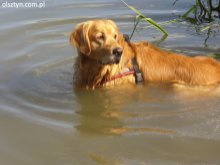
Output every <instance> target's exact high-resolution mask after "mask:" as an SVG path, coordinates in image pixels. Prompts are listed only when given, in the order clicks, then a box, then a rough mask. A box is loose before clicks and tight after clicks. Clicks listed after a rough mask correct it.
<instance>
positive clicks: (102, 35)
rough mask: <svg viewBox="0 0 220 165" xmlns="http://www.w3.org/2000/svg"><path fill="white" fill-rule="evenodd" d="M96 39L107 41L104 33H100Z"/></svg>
mask: <svg viewBox="0 0 220 165" xmlns="http://www.w3.org/2000/svg"><path fill="white" fill-rule="evenodd" d="M96 38H97V39H98V40H104V39H105V36H104V33H98V34H97V35H96Z"/></svg>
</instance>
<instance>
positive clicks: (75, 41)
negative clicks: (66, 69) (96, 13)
mask: <svg viewBox="0 0 220 165" xmlns="http://www.w3.org/2000/svg"><path fill="white" fill-rule="evenodd" d="M90 27H91V22H90V21H88V22H84V23H81V24H78V25H77V26H76V29H75V30H74V31H73V32H72V33H71V34H70V43H71V44H72V45H73V46H75V47H76V48H77V49H78V50H79V51H80V52H81V53H83V54H85V55H89V54H90V53H91V46H90V39H89V29H90Z"/></svg>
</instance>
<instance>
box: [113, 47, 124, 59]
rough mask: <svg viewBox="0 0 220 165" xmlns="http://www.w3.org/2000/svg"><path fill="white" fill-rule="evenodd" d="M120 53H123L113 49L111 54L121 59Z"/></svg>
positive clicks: (118, 49)
mask: <svg viewBox="0 0 220 165" xmlns="http://www.w3.org/2000/svg"><path fill="white" fill-rule="evenodd" d="M122 52H123V50H122V48H120V47H117V48H115V49H113V52H112V53H113V55H115V56H116V57H121V55H122Z"/></svg>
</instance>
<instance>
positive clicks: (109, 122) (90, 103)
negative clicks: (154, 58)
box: [75, 85, 197, 135]
mask: <svg viewBox="0 0 220 165" xmlns="http://www.w3.org/2000/svg"><path fill="white" fill-rule="evenodd" d="M172 92H173V90H172V88H171V87H170V86H169V85H164V86H160V87H159V86H157V85H156V86H146V85H144V86H124V87H115V88H113V89H98V90H94V91H92V90H88V91H86V90H85V91H80V90H76V91H75V93H76V96H77V97H76V98H77V102H78V103H79V104H80V110H79V111H78V112H77V113H78V114H79V115H80V122H79V124H78V125H77V126H76V128H77V129H78V130H79V131H80V133H82V134H86V135H125V134H133V133H138V134H140V133H157V134H158V133H159V134H170V135H171V134H176V133H177V131H176V130H172V129H169V128H161V127H157V126H150V125H147V122H145V121H144V120H146V121H147V119H151V118H158V117H165V118H166V117H167V116H172V115H179V114H181V113H187V112H192V111H194V110H195V109H196V108H197V107H193V108H188V109H184V108H182V107H181V108H180V109H179V110H178V109H177V110H175V111H174V110H169V108H171V106H172V105H173V104H169V103H167V102H164V103H161V101H163V100H161V99H162V98H161V97H163V95H164V94H168V95H169V94H170V95H172V94H171V93H172ZM170 99H172V97H171V98H170ZM166 101H169V102H170V101H171V100H166ZM162 104H164V105H162ZM146 106H147V107H146ZM176 106H178V104H177V105H176ZM129 122H130V123H129ZM142 122H143V123H142ZM138 123H140V125H136V124H138Z"/></svg>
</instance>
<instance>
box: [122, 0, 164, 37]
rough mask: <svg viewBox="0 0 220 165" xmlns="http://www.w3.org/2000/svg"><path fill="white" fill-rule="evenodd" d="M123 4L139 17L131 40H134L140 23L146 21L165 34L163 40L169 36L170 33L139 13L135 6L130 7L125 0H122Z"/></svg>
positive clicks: (136, 19)
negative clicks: (133, 37)
mask: <svg viewBox="0 0 220 165" xmlns="http://www.w3.org/2000/svg"><path fill="white" fill-rule="evenodd" d="M121 2H123V3H124V4H125V5H126V6H127V7H128V8H130V9H131V10H132V11H134V12H135V13H136V14H137V16H136V17H135V23H134V29H133V31H132V33H131V35H130V39H131V38H132V36H133V34H134V32H135V30H136V29H137V25H138V24H139V23H140V21H141V20H144V21H146V22H148V23H150V24H151V25H152V26H154V27H155V28H156V29H158V30H159V31H161V32H162V33H163V34H164V36H163V38H166V37H167V36H168V32H167V31H166V30H165V29H164V28H162V27H161V26H160V25H159V24H158V23H157V22H155V21H154V20H153V19H151V18H148V17H146V16H145V15H144V14H142V13H141V12H140V11H138V10H137V9H136V8H135V7H134V6H130V5H128V4H127V3H126V2H125V1H124V0H121Z"/></svg>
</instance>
